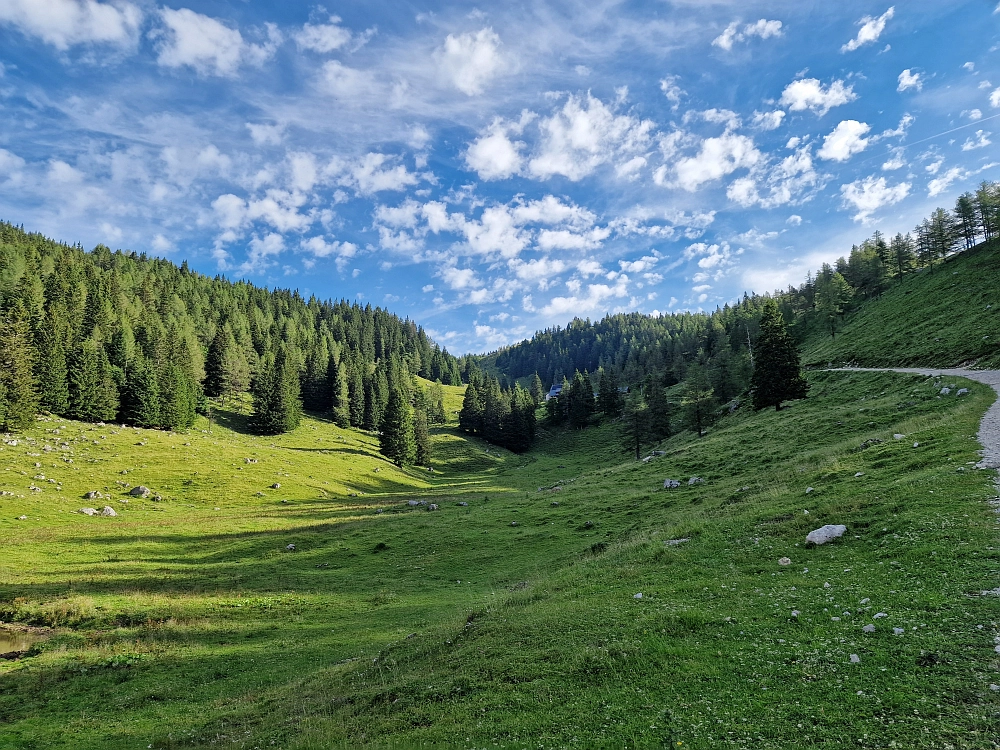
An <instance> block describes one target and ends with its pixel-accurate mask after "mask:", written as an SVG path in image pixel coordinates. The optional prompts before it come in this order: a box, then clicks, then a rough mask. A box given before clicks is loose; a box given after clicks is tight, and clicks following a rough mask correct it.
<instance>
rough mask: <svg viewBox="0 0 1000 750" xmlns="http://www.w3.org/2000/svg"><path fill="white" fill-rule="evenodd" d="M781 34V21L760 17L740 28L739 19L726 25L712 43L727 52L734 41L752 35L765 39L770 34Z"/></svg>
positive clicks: (739, 40) (770, 35)
mask: <svg viewBox="0 0 1000 750" xmlns="http://www.w3.org/2000/svg"><path fill="white" fill-rule="evenodd" d="M781 34H782V32H781V21H768V20H767V19H765V18H762V19H760V20H759V21H757V22H755V23H748V24H746V25H745V26H743V27H742V28H741V27H740V22H739V21H733V22H732V23H731V24H729V25H728V26H727V27H726V30H725V31H723V32H722V33H721V34H720V35H719V36H717V37H716V38H715V39H713V40H712V44H713V45H715V46H716V47H719V48H720V49H724V50H726V51H727V52H728V51H729V50H731V49H732V48H733V44H734V43H735V42H742V41H744V40H746V39H749V38H750V37H754V36H757V37H760V38H761V39H767V38H769V37H772V36H781Z"/></svg>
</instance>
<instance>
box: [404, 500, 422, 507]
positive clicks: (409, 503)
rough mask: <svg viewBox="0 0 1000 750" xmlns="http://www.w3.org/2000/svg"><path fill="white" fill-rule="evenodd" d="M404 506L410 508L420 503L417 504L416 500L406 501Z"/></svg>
mask: <svg viewBox="0 0 1000 750" xmlns="http://www.w3.org/2000/svg"><path fill="white" fill-rule="evenodd" d="M406 504H407V505H410V506H414V505H420V503H418V502H417V501H416V500H408V501H407V502H406Z"/></svg>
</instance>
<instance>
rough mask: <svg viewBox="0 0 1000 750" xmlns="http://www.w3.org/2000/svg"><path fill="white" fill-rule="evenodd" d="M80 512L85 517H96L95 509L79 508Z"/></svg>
mask: <svg viewBox="0 0 1000 750" xmlns="http://www.w3.org/2000/svg"><path fill="white" fill-rule="evenodd" d="M80 512H81V513H83V515H85V516H96V515H97V509H96V508H80Z"/></svg>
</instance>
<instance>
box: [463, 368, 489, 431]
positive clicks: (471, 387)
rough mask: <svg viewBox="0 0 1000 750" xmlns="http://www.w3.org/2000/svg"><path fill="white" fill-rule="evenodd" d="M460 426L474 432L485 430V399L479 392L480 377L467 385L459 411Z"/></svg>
mask: <svg viewBox="0 0 1000 750" xmlns="http://www.w3.org/2000/svg"><path fill="white" fill-rule="evenodd" d="M458 426H459V428H460V429H462V430H464V431H465V432H471V433H473V434H478V433H481V432H482V430H483V401H482V398H481V397H480V394H479V378H473V379H472V380H471V382H470V383H469V384H468V385H467V386H466V387H465V396H464V397H463V399H462V410H461V411H460V412H459V413H458Z"/></svg>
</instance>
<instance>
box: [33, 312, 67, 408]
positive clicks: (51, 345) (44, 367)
mask: <svg viewBox="0 0 1000 750" xmlns="http://www.w3.org/2000/svg"><path fill="white" fill-rule="evenodd" d="M54 318H55V316H54V315H53V314H52V313H51V312H50V313H49V314H48V315H47V316H46V317H45V320H44V321H43V322H42V325H41V330H39V332H38V337H37V338H38V346H37V352H38V358H37V360H36V362H35V375H36V380H37V383H38V395H39V404H38V405H39V407H41V408H42V409H45V410H46V411H50V412H52V413H53V414H66V413H68V411H69V371H68V368H67V366H66V349H65V348H64V347H63V343H62V336H61V335H60V333H59V330H58V329H57V325H56V321H55V319H54Z"/></svg>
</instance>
